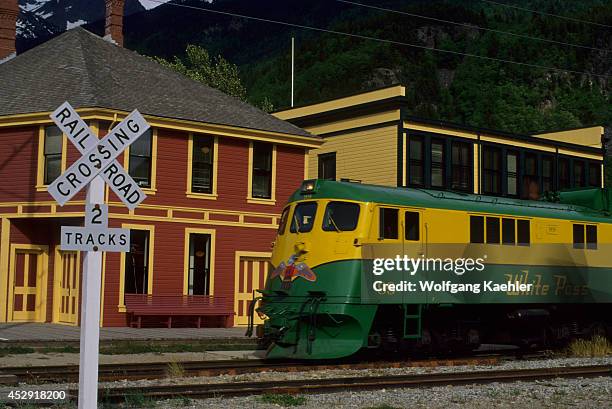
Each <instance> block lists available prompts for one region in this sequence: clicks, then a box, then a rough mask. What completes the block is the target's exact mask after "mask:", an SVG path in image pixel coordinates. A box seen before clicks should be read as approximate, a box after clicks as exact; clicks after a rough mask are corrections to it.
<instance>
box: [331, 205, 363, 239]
mask: <svg viewBox="0 0 612 409" xmlns="http://www.w3.org/2000/svg"><path fill="white" fill-rule="evenodd" d="M358 221H359V205H358V204H357V203H349V202H329V203H328V204H327V207H325V215H324V216H323V230H325V231H338V232H340V231H353V230H355V229H356V228H357V222H358Z"/></svg>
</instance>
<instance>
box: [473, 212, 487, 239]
mask: <svg viewBox="0 0 612 409" xmlns="http://www.w3.org/2000/svg"><path fill="white" fill-rule="evenodd" d="M484 239H485V235H484V217H483V216H470V243H478V244H480V243H484Z"/></svg>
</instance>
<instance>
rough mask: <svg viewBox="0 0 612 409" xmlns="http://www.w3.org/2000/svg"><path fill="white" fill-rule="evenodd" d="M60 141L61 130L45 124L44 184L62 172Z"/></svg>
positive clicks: (61, 139)
mask: <svg viewBox="0 0 612 409" xmlns="http://www.w3.org/2000/svg"><path fill="white" fill-rule="evenodd" d="M62 143H63V136H62V131H61V130H60V129H59V128H58V127H57V126H47V127H46V128H45V141H44V158H45V165H44V166H45V173H44V184H45V185H48V184H50V183H52V182H53V181H54V180H55V179H57V177H58V176H59V175H60V174H61V173H62Z"/></svg>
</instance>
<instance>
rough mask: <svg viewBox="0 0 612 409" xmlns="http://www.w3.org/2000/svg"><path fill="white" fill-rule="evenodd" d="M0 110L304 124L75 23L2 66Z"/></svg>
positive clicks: (271, 126)
mask: <svg viewBox="0 0 612 409" xmlns="http://www.w3.org/2000/svg"><path fill="white" fill-rule="evenodd" d="M0 78H1V79H2V81H0V116H4V115H14V114H27V113H35V112H48V111H53V110H54V109H55V108H57V107H58V106H59V105H60V104H62V103H63V102H64V101H68V102H70V104H71V105H72V106H73V107H75V108H85V107H88V108H94V107H97V108H110V109H116V110H121V111H128V112H129V111H132V110H133V109H135V108H137V109H138V110H139V111H140V112H141V113H142V114H149V115H154V116H160V117H165V118H175V119H184V120H191V121H197V122H206V123H213V124H220V125H229V126H235V127H241V128H250V129H258V130H262V131H269V132H278V133H284V134H290V135H298V136H310V137H313V138H318V137H315V136H313V135H311V134H309V133H308V132H306V131H305V130H303V129H301V128H299V127H297V126H295V125H293V124H291V123H289V122H286V121H283V120H280V119H278V118H276V117H274V116H272V115H269V114H267V113H265V112H263V111H261V110H259V109H257V108H255V107H254V106H252V105H249V104H247V103H245V102H242V101H240V100H239V99H237V98H234V97H231V96H229V95H227V94H224V93H223V92H221V91H218V90H216V89H214V88H211V87H208V86H206V85H204V84H202V83H200V82H197V81H194V80H192V79H190V78H187V77H185V76H183V75H182V74H179V73H177V72H174V71H173V70H171V69H169V68H166V67H164V66H162V65H160V64H158V63H156V62H154V61H152V60H151V59H149V58H147V57H144V56H142V55H140V54H138V53H136V52H134V51H130V50H127V49H125V48H122V47H119V46H117V45H115V44H112V43H110V42H108V41H106V40H104V39H102V38H100V37H98V36H96V35H94V34H92V33H90V32H88V31H87V30H85V29H83V28H81V27H77V28H74V29H72V30H69V31H67V32H65V33H63V34H61V35H60V36H58V37H56V38H54V39H52V40H49V41H47V42H46V43H43V44H41V45H39V46H38V47H35V48H33V49H31V50H29V51H27V52H25V53H23V54H21V55H19V56H17V57H15V58H13V59H11V60H8V61H6V62H4V63H2V64H0Z"/></svg>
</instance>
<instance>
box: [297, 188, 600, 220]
mask: <svg viewBox="0 0 612 409" xmlns="http://www.w3.org/2000/svg"><path fill="white" fill-rule="evenodd" d="M583 191H584V192H589V191H591V192H593V194H594V196H595V195H596V193H597V192H601V193H602V195H610V193H611V192H609V191H608V190H607V189H600V188H590V189H583ZM561 197H563V193H561ZM317 199H339V200H355V201H362V202H373V203H379V204H383V205H392V206H408V207H413V208H432V209H448V210H458V211H466V212H472V213H479V214H494V215H509V216H517V217H528V218H529V217H541V218H551V219H563V220H576V221H588V222H601V223H612V217H610V215H609V212H607V211H603V210H602V211H598V210H595V209H592V208H589V207H585V206H578V205H574V204H567V203H555V202H550V201H544V200H542V201H537V200H520V199H509V198H505V197H495V196H485V195H477V194H468V193H458V192H451V191H440V190H430V189H415V188H394V187H387V186H378V185H368V184H361V183H353V182H336V181H331V180H322V179H317V180H316V190H315V193H313V194H302V193H301V190H297V191H296V192H294V193H293V195H291V197H290V198H289V202H290V203H292V202H297V201H302V200H317Z"/></svg>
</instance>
